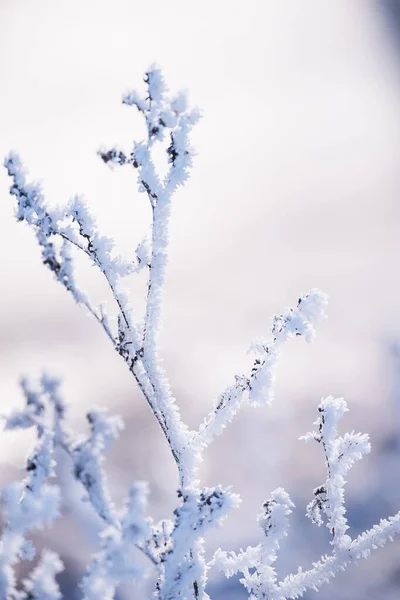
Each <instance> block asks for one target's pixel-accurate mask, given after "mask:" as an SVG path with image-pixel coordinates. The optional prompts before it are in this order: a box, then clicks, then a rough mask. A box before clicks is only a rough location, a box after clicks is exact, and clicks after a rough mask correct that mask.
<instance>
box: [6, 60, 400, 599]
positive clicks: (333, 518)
mask: <svg viewBox="0 0 400 600" xmlns="http://www.w3.org/2000/svg"><path fill="white" fill-rule="evenodd" d="M145 83H146V91H145V93H144V94H142V93H140V92H134V91H132V92H129V93H127V94H126V95H125V96H124V97H123V103H124V104H126V105H129V106H133V107H135V109H136V110H138V111H139V112H140V113H141V115H142V116H143V119H144V120H145V124H146V131H147V135H146V139H145V140H143V141H140V142H134V143H133V145H132V147H131V148H130V149H129V150H128V151H123V150H121V149H119V148H110V149H102V150H101V151H99V156H100V157H101V159H102V160H103V161H104V162H105V163H106V164H108V165H110V166H115V167H120V166H125V167H126V168H131V169H133V170H134V171H135V172H136V175H137V182H138V186H139V191H140V192H142V193H143V195H144V197H146V198H147V201H148V203H149V210H150V211H151V215H152V227H151V236H149V238H144V239H143V240H142V241H140V242H139V243H138V245H137V248H136V251H135V252H134V254H133V256H132V257H130V258H129V259H126V258H124V257H122V256H120V255H119V254H118V252H117V250H116V248H115V246H114V243H113V240H111V239H110V238H108V237H106V236H105V235H103V234H101V233H100V232H99V230H98V228H97V225H96V222H95V220H94V218H93V216H92V215H91V214H90V212H89V210H88V208H87V206H86V205H85V202H84V200H83V199H82V197H80V196H76V197H74V198H72V200H71V201H70V203H69V204H68V206H66V207H62V208H57V209H53V208H51V207H50V206H49V205H48V204H47V203H46V201H45V199H44V197H43V193H42V190H41V187H40V186H39V185H37V184H33V183H30V182H29V181H28V180H27V177H26V172H25V170H24V168H23V165H22V162H21V160H20V158H19V156H18V155H17V154H16V153H11V154H10V155H9V156H8V157H7V158H6V159H5V163H4V164H5V167H6V169H7V171H8V174H9V176H10V177H11V179H12V184H11V188H10V192H11V194H12V195H13V196H15V198H16V201H17V209H16V216H17V219H18V220H19V221H25V222H26V223H27V224H28V225H29V226H30V227H31V228H32V230H33V231H34V233H35V235H36V238H37V241H38V243H39V245H40V247H41V251H42V258H43V263H44V264H45V265H46V266H47V267H48V268H49V269H50V270H51V271H52V273H53V275H54V276H55V278H56V279H57V280H58V281H59V282H60V283H61V284H62V285H63V286H64V287H65V288H66V290H67V291H68V292H69V293H70V294H71V296H72V297H73V299H74V300H75V302H76V303H77V304H79V305H82V306H83V307H84V309H85V310H86V311H89V313H90V314H91V315H92V316H93V318H94V319H95V320H96V321H97V322H98V324H99V326H100V327H102V329H103V330H104V333H105V335H106V336H107V337H108V338H109V340H110V342H111V344H112V346H113V347H114V349H115V351H116V352H117V353H118V354H119V355H120V356H121V357H122V358H123V360H124V361H125V363H126V366H127V368H128V369H129V372H130V373H131V374H132V376H133V378H134V381H133V384H134V385H137V386H138V387H139V388H140V390H141V392H142V395H143V398H144V400H145V401H146V402H147V403H148V405H149V407H150V409H151V411H152V413H153V415H154V418H155V419H156V420H157V422H158V425H159V426H160V429H161V431H162V433H163V435H164V436H165V439H166V441H167V443H168V445H169V448H170V451H171V454H172V456H173V458H174V461H175V463H176V468H177V471H178V475H179V488H178V489H177V494H176V495H177V499H176V508H175V510H174V512H173V514H172V515H171V516H170V518H169V519H164V520H162V521H160V522H155V521H154V520H153V519H152V518H151V517H150V516H148V515H147V512H146V508H147V504H146V499H147V492H148V490H147V485H146V483H144V482H134V483H132V484H131V485H130V488H129V493H128V495H127V498H126V500H125V502H124V503H123V505H122V506H117V505H116V504H115V503H114V502H113V500H112V495H111V492H110V490H109V484H108V481H107V477H106V474H105V471H104V469H103V461H104V457H105V454H106V452H107V450H108V448H109V446H110V444H111V443H112V442H113V441H114V440H116V439H117V438H118V435H119V432H120V431H121V429H122V428H123V423H122V421H121V420H120V419H119V418H118V417H115V416H109V415H108V413H107V411H106V410H105V409H94V410H92V411H90V412H89V413H88V414H87V420H88V422H89V426H90V434H89V436H88V438H87V439H84V440H82V439H75V437H74V435H73V434H72V433H71V431H70V430H69V428H68V421H67V415H66V405H65V403H64V400H63V398H62V395H61V393H60V382H59V380H58V379H56V378H54V377H52V376H47V375H44V376H42V377H41V378H40V380H39V381H37V382H32V381H28V380H23V381H22V390H23V393H24V397H25V406H24V407H23V408H21V409H19V410H15V411H14V412H12V413H11V414H9V415H7V416H6V417H5V419H4V423H5V429H8V430H12V429H21V428H22V429H25V428H33V429H35V431H36V434H37V442H36V446H35V447H34V449H33V450H32V453H31V455H30V456H29V458H28V460H27V463H26V472H25V477H24V478H23V479H22V480H21V481H20V482H17V483H15V484H12V485H10V486H6V487H4V488H3V490H2V494H1V501H2V511H3V529H2V534H1V544H0V598H1V600H6V599H15V600H17V599H18V600H34V599H35V600H51V599H54V600H56V599H58V598H61V592H60V589H59V585H58V582H57V575H58V574H59V573H60V572H61V571H62V569H63V564H62V561H61V559H60V557H58V556H57V555H56V554H55V553H54V552H52V551H50V550H45V551H43V552H42V553H41V556H40V557H39V558H38V560H37V562H36V566H35V567H34V568H33V569H32V571H31V573H30V575H29V576H28V577H27V578H26V579H24V580H22V581H19V580H18V577H17V574H16V567H17V566H18V563H19V561H27V560H33V559H34V558H35V548H34V546H33V543H32V541H31V539H30V537H31V533H32V532H34V531H35V530H37V529H39V528H42V527H47V526H50V525H51V524H52V523H53V522H54V521H55V520H56V519H58V518H62V512H63V502H62V497H61V493H60V488H59V486H58V484H57V479H56V477H55V451H56V449H61V450H62V451H63V452H64V453H66V455H67V456H68V458H69V461H70V462H69V464H70V469H71V472H72V473H73V475H74V477H75V478H76V479H77V480H78V481H79V482H80V484H81V487H82V501H85V502H89V503H90V504H91V506H92V507H93V509H94V511H95V512H96V513H97V514H98V516H99V517H100V518H101V520H102V523H103V525H104V526H103V530H102V532H101V534H100V537H99V540H98V542H99V547H98V551H97V552H96V553H95V554H94V555H93V556H92V558H91V561H90V563H89V564H88V565H87V569H86V573H85V575H84V577H83V579H82V582H81V595H82V597H83V598H84V599H86V600H109V599H112V598H115V595H116V593H117V590H118V586H119V585H120V584H122V583H127V582H128V583H129V582H135V581H139V580H141V579H143V578H144V577H153V578H154V582H155V583H154V591H153V596H154V599H155V600H158V599H159V600H178V599H179V598H181V599H184V598H185V599H194V600H203V599H205V598H207V597H208V594H207V581H208V575H209V571H210V569H219V570H220V571H222V572H223V573H224V574H225V575H226V577H231V576H233V575H235V574H239V575H240V577H241V579H240V581H241V583H242V584H243V586H244V588H245V590H246V592H247V594H248V596H249V598H252V599H260V600H261V599H266V600H284V599H288V598H297V597H300V596H302V595H303V594H304V593H305V592H306V591H308V590H318V589H319V588H320V587H321V586H322V585H323V584H326V583H329V581H330V580H331V579H332V578H333V577H334V576H335V574H336V573H337V572H338V571H340V570H344V569H345V568H347V567H348V565H350V563H355V562H357V561H358V560H359V559H361V558H367V557H368V556H369V554H370V553H371V551H372V550H374V549H376V548H378V547H380V546H383V545H384V544H385V543H386V542H387V541H389V540H392V539H393V537H394V536H395V535H396V534H397V533H398V532H399V531H400V513H398V514H396V515H394V516H392V517H389V518H388V519H384V520H382V521H380V523H378V524H376V525H375V526H374V527H372V528H371V529H369V530H368V531H365V532H364V533H362V534H361V535H358V536H357V537H354V538H353V537H352V536H351V532H350V531H349V527H348V524H347V519H346V507H345V496H344V488H345V484H346V477H347V474H348V471H349V470H350V469H351V467H352V466H353V464H354V463H355V462H356V461H358V460H360V459H361V458H362V456H363V455H364V454H366V453H368V452H369V451H370V445H369V441H368V436H367V435H365V434H359V433H354V432H352V433H346V434H344V435H340V434H339V432H338V424H339V422H340V420H341V419H342V417H343V416H344V414H345V412H346V411H347V410H348V409H347V405H346V402H345V401H344V400H343V399H341V398H339V399H335V398H333V397H332V396H328V397H326V398H325V399H322V400H321V402H320V404H319V406H318V418H317V420H316V422H315V424H314V425H315V429H314V430H313V431H312V432H311V433H308V434H307V435H305V436H304V438H303V439H304V440H305V441H306V442H311V443H315V442H316V443H317V444H318V445H319V449H320V450H321V451H322V452H323V455H324V458H325V466H326V479H325V481H323V482H322V483H321V485H320V486H318V487H317V488H316V489H315V490H314V491H313V494H312V497H311V500H310V502H309V504H308V506H307V509H306V511H307V515H308V517H309V518H310V519H311V520H312V522H313V523H315V524H316V525H317V526H321V525H324V526H326V527H327V528H328V530H329V532H330V535H331V552H330V554H328V555H324V556H321V558H320V559H319V560H318V561H317V562H315V563H314V564H313V565H312V568H311V569H309V570H302V568H301V567H299V568H298V570H297V571H296V572H294V573H292V574H288V575H287V576H286V577H284V578H283V579H281V580H280V579H279V578H278V576H277V574H276V571H275V567H274V564H275V561H276V559H277V556H278V552H279V548H280V543H281V541H282V539H283V538H284V537H285V536H287V535H288V532H289V526H290V514H291V513H292V511H293V510H294V504H293V502H292V501H291V499H290V497H289V495H288V493H287V492H286V491H285V490H284V489H282V488H278V489H275V490H273V491H270V492H269V498H268V499H266V501H265V502H264V503H263V505H262V506H261V508H260V512H259V515H258V517H257V519H258V524H259V529H260V537H259V543H258V545H256V546H249V547H247V548H245V549H242V550H240V551H239V552H233V551H227V550H225V549H219V550H217V551H216V552H215V554H214V556H213V557H212V558H211V560H210V559H208V558H207V555H206V553H205V543H206V537H207V531H208V530H209V529H210V528H212V527H218V526H220V525H221V524H222V522H223V521H224V518H225V516H226V514H227V513H228V511H230V510H231V509H235V507H237V506H238V504H239V503H240V497H239V496H238V494H237V493H236V492H234V491H232V489H230V488H224V487H222V486H221V485H215V486H213V487H203V486H202V484H201V481H200V480H199V466H200V463H201V461H202V455H203V452H204V450H205V449H206V448H207V447H208V446H209V445H210V444H212V443H213V441H214V440H215V438H216V437H217V436H219V435H221V434H222V432H223V430H224V429H225V427H226V426H227V425H229V423H230V422H231V421H232V420H233V419H234V418H235V415H236V414H237V412H238V411H239V410H240V408H241V407H242V406H243V405H244V404H249V405H252V406H254V407H261V409H265V408H266V407H267V406H268V405H269V404H270V403H271V402H272V401H273V397H274V369H275V366H276V363H277V361H279V357H280V355H281V352H282V351H283V347H284V345H285V343H286V342H288V341H289V340H291V339H293V338H297V337H299V338H304V340H305V341H306V342H310V341H311V340H312V338H313V337H314V335H315V326H316V325H317V324H318V322H319V321H320V320H321V319H323V318H324V317H325V310H326V307H327V296H326V294H324V293H323V292H321V291H319V290H316V289H312V290H310V291H309V292H308V293H306V294H304V295H302V296H300V297H298V298H297V299H296V301H295V303H294V307H293V308H288V309H285V310H283V312H282V313H281V314H280V315H277V316H275V317H273V319H272V323H271V328H270V331H269V334H268V336H267V337H266V338H265V339H263V338H260V339H257V340H255V341H254V342H253V344H252V345H251V348H250V352H251V353H253V355H254V359H253V364H252V367H251V369H250V370H249V372H246V373H237V374H235V375H233V377H232V381H231V382H230V383H229V384H228V386H227V387H226V389H225V390H223V391H222V393H221V394H220V395H219V396H218V397H217V398H216V399H215V402H214V406H213V409H212V411H211V412H210V414H208V415H206V416H205V417H204V420H203V421H202V423H201V424H200V426H199V428H198V429H197V430H190V429H189V428H188V427H187V426H186V425H185V423H184V422H183V420H182V418H181V415H180V411H179V406H178V404H177V402H176V400H175V398H174V396H173V393H172V391H171V388H170V385H169V381H168V377H167V374H166V373H165V372H164V369H163V367H162V361H161V357H160V353H159V348H158V334H159V331H160V326H161V319H162V305H163V293H164V286H165V280H166V269H167V260H168V241H169V220H170V211H171V202H172V199H173V197H174V194H175V192H176V190H177V189H178V188H179V187H180V186H183V185H185V183H186V181H187V179H188V177H189V175H190V170H191V168H192V163H193V156H194V151H193V149H192V147H191V145H190V134H191V130H192V128H193V127H194V126H195V125H196V123H197V122H198V120H199V118H200V113H199V111H198V110H196V109H191V108H190V107H189V105H188V102H187V99H186V96H185V94H183V93H180V94H178V95H176V96H171V95H170V94H169V93H168V90H167V88H166V86H165V84H164V81H163V76H162V73H161V71H160V69H159V68H157V67H155V66H153V67H151V68H150V69H149V71H148V72H147V73H146V77H145ZM158 145H161V147H163V148H164V149H165V150H166V155H167V161H168V169H167V172H166V174H165V176H161V175H160V174H159V172H158V170H157V168H156V166H155V162H154V154H153V150H154V148H155V147H156V146H158ZM79 253H81V254H84V255H86V257H87V258H88V259H89V260H90V261H91V263H92V264H93V265H94V266H95V268H97V269H98V270H99V272H100V273H101V274H102V276H103V277H104V278H105V281H106V282H107V284H108V286H109V289H110V292H111V294H112V297H113V300H114V304H115V310H116V316H114V315H108V314H107V312H106V310H105V307H104V306H103V305H100V306H96V305H95V304H94V303H93V301H92V300H91V299H90V296H89V295H88V294H87V293H86V292H84V291H83V290H82V289H81V287H80V286H79V285H78V283H77V281H76V279H75V275H74V261H75V260H76V258H77V255H78V254H79ZM140 272H144V273H145V275H146V277H147V295H146V300H145V310H144V314H143V315H140V316H139V315H137V314H135V312H134V308H133V307H132V306H131V303H130V301H129V300H128V293H127V289H128V287H127V286H128V285H129V277H130V276H135V274H136V273H140ZM266 493H267V494H268V491H267V490H266ZM145 563H147V568H146V567H144V566H143V565H144V564H145Z"/></svg>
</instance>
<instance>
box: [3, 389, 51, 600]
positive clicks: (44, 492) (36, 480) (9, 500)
mask: <svg viewBox="0 0 400 600" xmlns="http://www.w3.org/2000/svg"><path fill="white" fill-rule="evenodd" d="M22 389H23V391H24V393H25V398H26V409H25V411H21V412H20V413H19V415H18V414H17V413H16V412H14V413H13V414H12V415H10V417H9V418H8V419H7V418H6V419H5V428H6V429H17V428H20V427H22V428H26V427H30V426H35V427H36V429H37V438H38V439H37V443H36V446H35V448H34V450H33V452H32V453H31V455H30V456H29V457H28V459H27V461H26V467H25V473H26V475H25V477H24V478H23V479H22V481H20V482H16V483H13V484H11V485H9V486H6V487H4V488H3V489H2V490H1V508H2V517H3V531H2V534H1V538H0V599H1V600H6V599H9V598H21V600H23V599H25V598H27V599H28V598H41V599H42V598H47V596H41V595H35V594H34V593H33V592H32V590H34V589H35V590H36V589H38V587H37V586H39V585H40V583H39V578H40V579H41V580H42V581H45V582H46V583H45V584H44V585H45V586H46V587H47V588H48V589H49V590H53V591H54V595H52V596H51V595H49V596H48V597H49V598H58V597H59V596H57V590H58V587H57V584H56V582H55V575H56V573H57V572H58V571H59V570H61V566H62V563H61V561H60V560H59V558H58V557H57V556H56V555H55V554H54V560H55V561H57V564H58V565H60V568H59V569H54V564H55V563H53V564H49V561H48V560H47V559H46V554H44V555H43V556H42V558H41V561H40V567H39V566H38V567H37V568H36V571H35V573H36V574H35V573H33V574H32V578H31V579H30V580H29V582H28V583H29V584H28V583H27V584H26V586H25V588H26V593H25V592H21V591H17V580H16V576H15V571H14V569H15V565H16V564H17V563H18V561H19V560H32V559H33V558H34V556H35V548H34V546H33V544H32V542H31V540H29V539H27V538H26V536H27V535H29V534H30V533H31V532H33V531H35V530H38V529H42V528H43V527H48V526H50V525H51V524H52V523H53V522H54V520H55V519H57V517H59V515H60V493H59V488H58V486H57V485H54V484H50V483H49V479H51V478H53V476H54V474H55V472H54V467H55V462H54V459H53V454H54V445H55V435H54V428H53V422H52V421H51V420H50V419H49V418H48V415H43V404H42V402H41V395H42V394H41V393H40V392H39V393H35V392H33V391H32V390H31V389H30V387H29V385H28V382H27V381H26V380H24V381H23V382H22ZM31 585H32V586H33V587H30V586H31Z"/></svg>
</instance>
